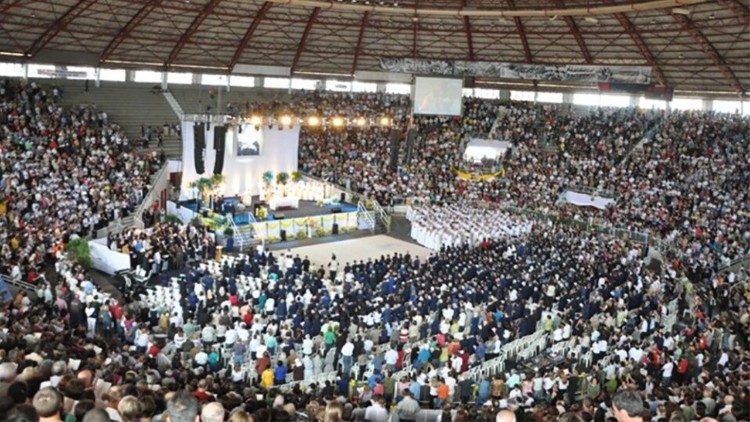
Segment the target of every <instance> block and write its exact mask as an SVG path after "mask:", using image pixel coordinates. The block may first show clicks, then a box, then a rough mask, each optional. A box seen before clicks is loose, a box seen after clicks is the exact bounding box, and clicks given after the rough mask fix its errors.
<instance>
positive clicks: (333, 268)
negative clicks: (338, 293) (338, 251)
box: [328, 255, 339, 281]
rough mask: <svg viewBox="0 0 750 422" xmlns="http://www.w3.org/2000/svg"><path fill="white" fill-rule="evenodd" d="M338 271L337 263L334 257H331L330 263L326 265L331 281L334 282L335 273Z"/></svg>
mask: <svg viewBox="0 0 750 422" xmlns="http://www.w3.org/2000/svg"><path fill="white" fill-rule="evenodd" d="M338 271H339V262H338V261H337V260H336V255H331V262H329V263H328V273H329V275H330V277H331V281H334V280H336V273H337V272H338Z"/></svg>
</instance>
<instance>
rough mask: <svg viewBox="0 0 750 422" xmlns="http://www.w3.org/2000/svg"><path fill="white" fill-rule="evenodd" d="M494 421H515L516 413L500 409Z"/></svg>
mask: <svg viewBox="0 0 750 422" xmlns="http://www.w3.org/2000/svg"><path fill="white" fill-rule="evenodd" d="M495 422H516V414H515V413H513V412H511V411H510V410H501V411H500V412H498V413H497V416H496V417H495Z"/></svg>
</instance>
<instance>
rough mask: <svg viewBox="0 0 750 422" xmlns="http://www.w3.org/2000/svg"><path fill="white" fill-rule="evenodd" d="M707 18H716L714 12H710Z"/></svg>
mask: <svg viewBox="0 0 750 422" xmlns="http://www.w3.org/2000/svg"><path fill="white" fill-rule="evenodd" d="M708 18H709V19H716V14H715V13H714V12H711V14H710V15H708Z"/></svg>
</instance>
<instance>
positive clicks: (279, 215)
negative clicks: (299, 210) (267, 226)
mask: <svg viewBox="0 0 750 422" xmlns="http://www.w3.org/2000/svg"><path fill="white" fill-rule="evenodd" d="M285 218H286V215H284V213H283V212H277V213H275V214H274V215H273V219H274V220H283V219H285Z"/></svg>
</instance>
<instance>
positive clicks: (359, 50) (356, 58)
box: [349, 11, 370, 76]
mask: <svg viewBox="0 0 750 422" xmlns="http://www.w3.org/2000/svg"><path fill="white" fill-rule="evenodd" d="M369 17H370V12H369V11H367V12H365V13H364V14H363V15H362V26H360V27H359V36H357V46H356V47H355V48H354V59H353V60H352V70H351V72H349V73H351V74H352V76H354V73H355V72H356V71H357V63H358V62H359V55H360V54H362V38H363V37H364V35H365V28H367V19H368V18H369Z"/></svg>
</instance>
